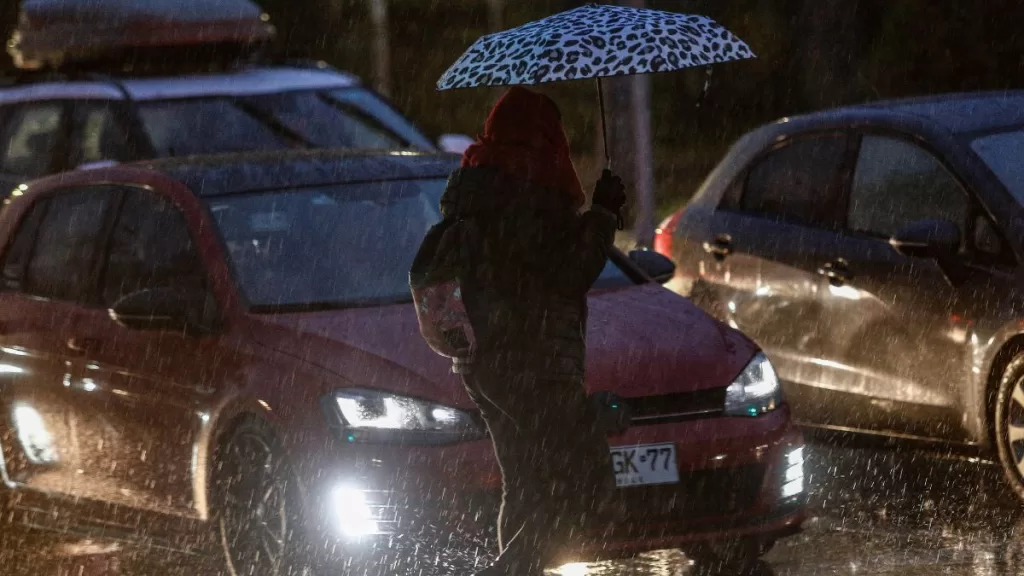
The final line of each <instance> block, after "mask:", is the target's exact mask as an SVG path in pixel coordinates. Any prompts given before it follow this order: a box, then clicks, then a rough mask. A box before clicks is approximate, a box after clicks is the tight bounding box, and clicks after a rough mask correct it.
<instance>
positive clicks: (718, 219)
mask: <svg viewBox="0 0 1024 576" xmlns="http://www.w3.org/2000/svg"><path fill="white" fill-rule="evenodd" d="M848 152H849V150H848V138H847V136H846V134H845V133H842V132H839V133H833V132H830V133H820V134H807V135H802V136H799V137H795V138H791V139H789V140H786V141H784V142H782V143H780V144H778V145H776V146H774V147H773V148H771V149H769V150H767V151H766V152H765V153H763V154H762V155H760V156H759V157H758V158H757V159H755V160H754V161H753V162H751V164H750V166H749V168H748V169H747V170H745V171H743V172H742V173H741V175H740V176H739V177H738V179H737V180H736V181H735V182H734V183H733V184H732V185H731V186H730V188H729V189H728V190H727V192H726V193H725V194H724V195H723V198H722V200H721V203H720V204H719V206H718V207H717V208H716V210H715V212H714V215H713V217H712V219H711V224H710V228H709V237H708V239H707V241H706V242H704V251H705V255H704V256H703V261H702V262H701V268H702V272H701V277H700V281H699V284H700V286H698V287H695V289H694V290H695V292H698V291H701V290H706V291H709V292H710V296H711V298H710V300H711V301H713V302H714V303H715V304H714V305H715V307H716V308H717V315H719V316H720V317H722V318H724V319H725V320H726V321H727V322H728V323H729V324H731V325H732V326H734V327H735V328H738V329H740V330H741V331H743V332H744V333H745V334H747V335H748V336H750V337H751V338H753V339H754V340H755V341H756V342H757V343H758V344H759V345H760V346H762V348H764V350H765V351H766V352H767V353H768V355H769V356H770V357H771V359H772V361H773V362H774V363H775V364H776V367H777V369H778V370H779V372H780V375H781V377H782V378H783V380H785V382H786V386H787V388H791V389H793V393H791V396H795V395H797V394H798V393H799V390H800V388H799V386H798V385H800V384H810V383H813V382H817V381H819V378H820V373H821V372H820V369H821V366H820V365H819V364H818V362H817V360H818V358H819V357H820V351H821V337H822V329H823V327H822V323H823V322H824V321H825V319H824V318H823V316H822V309H821V301H820V292H821V291H822V290H827V285H828V283H827V281H825V280H824V279H823V277H822V276H821V275H819V274H818V267H819V266H820V264H821V262H823V261H825V259H826V258H827V257H828V256H829V255H830V254H832V253H833V251H834V250H835V228H836V226H837V225H838V219H839V215H840V209H839V208H840V206H839V205H840V201H841V199H842V182H843V180H844V177H843V174H844V173H845V171H846V166H847V163H848V162H847V158H848ZM705 296H706V295H702V296H701V298H705ZM794 400H796V401H799V398H794ZM819 408H822V409H826V408H827V407H826V406H821V407H819Z"/></svg>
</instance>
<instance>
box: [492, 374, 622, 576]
mask: <svg viewBox="0 0 1024 576" xmlns="http://www.w3.org/2000/svg"><path fill="white" fill-rule="evenodd" d="M504 383H505V384H506V386H504V387H502V388H501V389H500V390H495V391H494V392H493V394H492V395H491V397H490V398H489V401H488V402H487V404H489V405H490V406H492V407H493V408H495V409H498V410H499V412H501V413H502V415H503V418H500V419H498V420H497V421H498V422H500V423H502V424H501V425H502V426H511V427H514V428H515V432H514V433H509V432H508V431H507V430H502V431H499V434H501V435H502V437H501V438H499V437H495V439H494V442H495V450H496V452H497V453H498V454H499V456H498V457H499V461H500V462H501V466H502V473H503V478H504V488H505V491H504V499H503V502H504V511H503V514H502V518H501V545H502V552H501V555H500V557H499V558H498V561H497V563H496V565H495V567H494V572H493V573H494V574H516V575H522V574H540V573H541V572H542V570H543V568H544V567H546V566H548V565H549V564H550V562H551V561H552V560H554V559H555V556H556V555H557V554H558V553H559V552H560V551H561V550H563V549H565V547H566V546H568V545H572V544H574V543H577V542H580V541H582V540H583V537H584V534H583V533H584V532H585V531H586V530H587V529H588V528H591V527H595V526H596V527H600V526H601V524H600V523H599V522H600V521H601V518H602V515H603V514H604V513H605V512H606V508H607V504H608V500H609V496H610V493H611V491H612V490H613V489H614V478H613V476H612V473H611V461H610V454H609V450H608V441H607V437H606V436H605V434H604V432H603V431H602V430H600V429H598V427H597V419H596V416H595V414H594V411H593V407H592V406H591V403H590V402H589V399H588V398H587V396H586V393H585V391H584V390H583V387H582V384H581V383H580V382H579V381H578V380H574V379H569V380H566V379H560V380H552V379H546V380H539V381H538V380H536V379H532V378H530V377H529V376H518V377H515V378H509V379H507V380H505V381H504ZM510 391H514V392H510ZM492 434H493V432H492ZM501 570H504V571H501Z"/></svg>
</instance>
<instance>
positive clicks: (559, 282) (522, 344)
mask: <svg viewBox="0 0 1024 576" xmlns="http://www.w3.org/2000/svg"><path fill="white" fill-rule="evenodd" d="M585 201H586V196H585V194H584V192H583V189H582V187H581V186H580V182H579V179H578V178H577V175H576V171H575V169H574V168H573V164H572V159H571V158H570V155H569V145H568V141H567V139H566V136H565V133H564V131H563V128H562V122H561V115H560V113H559V110H558V107H557V106H556V105H555V103H554V102H553V101H552V100H551V99H550V98H548V97H547V96H544V95H541V94H537V93H534V92H531V91H529V90H527V89H525V88H519V87H514V88H512V89H510V90H509V91H508V92H507V93H506V94H505V95H504V96H502V97H501V99H500V100H499V101H498V102H497V104H496V105H495V106H494V109H493V110H492V111H491V113H490V115H489V116H488V118H487V121H486V123H485V125H484V132H483V134H482V136H481V137H480V139H479V141H478V142H477V143H475V144H474V145H472V146H470V147H469V149H467V150H466V152H465V155H464V156H463V159H462V168H460V169H459V170H457V171H456V172H455V173H454V174H453V175H452V176H451V178H450V179H449V184H448V188H447V189H446V191H445V193H444V196H443V197H442V199H441V206H442V212H443V213H444V216H445V219H446V220H449V219H452V220H455V221H458V222H460V223H461V226H462V228H463V233H462V234H461V235H460V236H459V238H460V240H459V243H460V246H459V247H458V248H459V252H460V254H461V258H462V260H463V262H464V266H463V273H462V274H461V276H460V278H459V281H460V288H461V295H462V299H463V301H464V303H465V309H466V313H467V314H468V317H469V320H470V324H471V326H472V332H473V334H474V336H475V345H474V350H473V353H472V355H471V357H463V358H461V359H457V360H456V366H457V371H458V372H460V373H462V378H463V382H464V384H465V386H466V389H467V390H468V391H469V394H470V396H471V397H472V399H473V401H474V402H475V403H476V404H477V406H478V407H479V408H480V413H481V415H482V416H483V419H484V420H485V422H486V423H487V428H488V431H489V432H490V435H491V438H492V440H493V442H494V449H495V453H496V455H497V458H498V462H499V464H500V466H501V471H502V479H503V491H502V506H501V512H500V517H499V533H498V534H499V537H498V539H499V547H500V550H501V554H500V556H499V558H498V560H497V563H496V564H495V565H494V566H493V567H492V568H489V569H487V570H485V571H484V572H483V574H516V575H520V574H534V573H537V574H539V573H540V572H541V570H542V569H543V567H544V566H545V565H546V564H547V563H548V561H550V560H551V558H552V555H553V554H555V553H557V552H558V550H559V549H560V548H561V547H562V546H564V545H565V544H566V543H567V542H568V541H569V540H570V539H571V537H572V536H573V535H574V533H578V532H579V531H580V530H582V528H583V527H584V526H585V525H587V524H590V523H591V520H595V519H596V517H597V515H598V514H599V513H600V512H601V509H602V508H603V507H604V506H605V505H606V503H607V501H608V499H609V496H610V492H611V490H612V489H613V488H614V479H613V476H612V467H611V462H610V456H609V449H608V441H607V436H606V435H605V432H604V431H603V430H602V429H601V428H600V427H599V425H598V422H597V417H596V414H595V410H594V409H593V408H592V405H591V403H590V401H589V400H588V399H587V395H586V392H585V391H584V389H583V373H584V356H585V349H586V344H585V341H584V335H585V331H586V313H587V303H586V296H587V292H588V291H589V289H590V286H591V285H592V284H593V283H594V281H595V280H596V279H597V277H598V276H599V275H600V273H601V271H602V270H603V269H604V266H605V263H606V261H607V257H608V252H609V251H610V250H611V248H612V242H613V240H614V237H615V229H616V222H617V220H618V218H619V213H620V211H621V210H622V207H623V205H624V204H625V202H626V195H625V191H624V187H623V185H622V181H621V180H620V179H619V178H618V177H616V176H613V175H612V174H611V172H609V171H606V172H605V173H604V175H603V176H602V178H601V179H600V180H599V181H598V183H597V186H596V188H595V190H594V194H593V202H592V204H593V205H592V207H591V209H590V210H588V211H586V212H584V213H583V214H582V215H581V214H579V213H578V211H579V210H580V208H582V206H583V204H584V203H585Z"/></svg>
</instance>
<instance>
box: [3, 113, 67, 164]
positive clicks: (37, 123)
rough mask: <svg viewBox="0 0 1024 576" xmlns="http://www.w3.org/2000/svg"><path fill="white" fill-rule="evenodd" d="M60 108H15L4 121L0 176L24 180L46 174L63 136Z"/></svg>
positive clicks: (62, 116) (62, 114) (62, 115)
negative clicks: (11, 175)
mask: <svg viewBox="0 0 1024 576" xmlns="http://www.w3.org/2000/svg"><path fill="white" fill-rule="evenodd" d="M63 118H64V104H63V103H61V102H45V103H39V104H27V105H23V106H19V107H18V108H15V109H14V110H13V111H12V112H11V115H10V117H9V118H7V122H6V129H5V130H4V131H3V141H2V142H0V149H2V150H3V156H2V157H0V172H6V173H8V174H15V175H17V176H22V177H25V178H36V177H39V176H43V175H46V174H48V173H49V172H50V171H51V170H52V168H53V166H54V157H55V155H56V154H57V147H58V145H59V144H60V141H61V137H62V136H63V126H62V124H63Z"/></svg>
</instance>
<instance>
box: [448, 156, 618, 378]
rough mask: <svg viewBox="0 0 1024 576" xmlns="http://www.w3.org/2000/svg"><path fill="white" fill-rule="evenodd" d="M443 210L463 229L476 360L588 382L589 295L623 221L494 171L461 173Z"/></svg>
mask: <svg viewBox="0 0 1024 576" xmlns="http://www.w3.org/2000/svg"><path fill="white" fill-rule="evenodd" d="M441 211H442V213H443V215H444V216H445V218H449V217H454V218H455V219H456V220H459V221H460V223H459V224H460V226H462V227H463V232H462V234H461V235H460V237H461V238H462V239H463V240H462V242H463V244H464V246H463V251H462V256H463V258H464V262H463V264H464V268H463V269H464V270H465V271H466V272H465V273H464V274H463V278H461V283H462V292H463V298H464V300H465V304H466V309H467V312H468V314H469V317H470V320H471V322H472V324H473V328H474V331H475V332H476V334H477V339H478V348H477V351H476V354H475V356H474V358H475V362H483V363H489V364H490V366H491V368H495V369H498V370H505V369H507V370H515V371H523V370H532V371H537V372H538V375H541V376H543V377H544V378H547V377H557V378H574V379H575V378H579V379H582V376H583V368H584V356H585V350H586V345H585V334H586V310H587V302H586V297H587V292H588V291H589V290H590V287H591V285H592V284H593V283H594V281H595V280H596V279H597V277H598V276H599V275H600V274H601V271H602V270H603V268H604V266H605V263H606V261H607V258H608V252H609V251H610V250H611V247H612V242H613V240H614V237H615V228H616V221H615V216H614V215H613V214H612V213H611V212H608V211H605V210H602V209H599V208H598V209H593V210H590V211H589V212H586V213H584V214H582V215H579V214H577V212H576V211H575V210H574V208H573V205H572V199H571V198H569V197H568V196H567V195H566V194H564V193H559V192H558V191H556V190H552V189H549V188H544V187H541V186H538V185H535V184H531V183H528V182H525V181H521V180H516V179H515V178H513V177H510V176H508V175H506V174H504V173H502V172H499V171H497V170H495V169H492V168H460V169H458V170H456V171H455V172H454V173H453V174H452V175H451V177H450V178H449V180H448V187H447V189H446V190H445V193H444V196H443V197H442V199H441Z"/></svg>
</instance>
